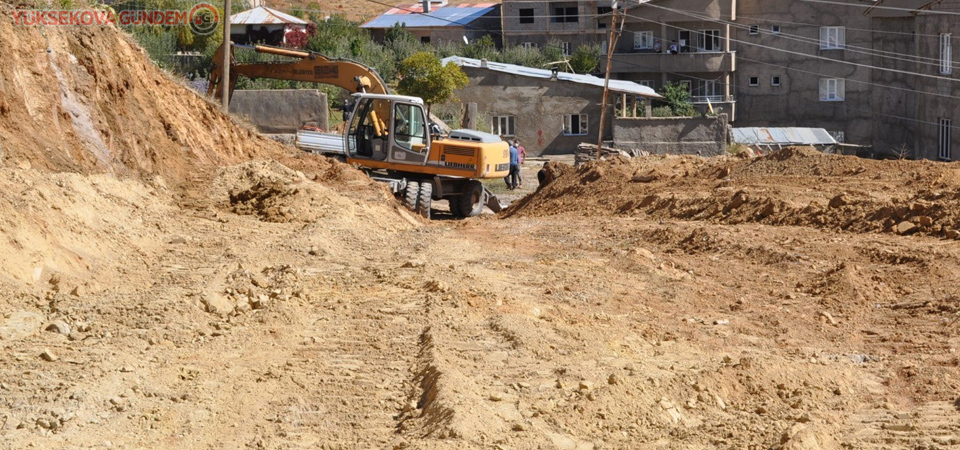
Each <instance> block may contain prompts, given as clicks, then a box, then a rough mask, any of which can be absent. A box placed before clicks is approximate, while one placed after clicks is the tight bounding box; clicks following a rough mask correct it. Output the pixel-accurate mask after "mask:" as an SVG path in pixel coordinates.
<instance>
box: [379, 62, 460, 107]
mask: <svg viewBox="0 0 960 450" xmlns="http://www.w3.org/2000/svg"><path fill="white" fill-rule="evenodd" d="M400 75H401V79H400V83H399V84H398V85H397V90H398V91H400V93H401V94H403V95H412V96H414V97H420V98H422V99H423V102H424V103H426V104H427V112H428V113H429V112H430V107H431V106H432V105H433V104H434V103H444V102H447V101H449V100H451V99H452V98H453V93H454V91H456V90H457V89H460V88H462V87H464V86H466V85H467V83H469V82H470V79H469V78H467V74H465V73H463V70H461V69H460V66H458V65H456V64H449V63H448V64H447V65H445V66H444V65H442V64H441V63H440V59H439V58H437V55H435V54H433V53H431V52H419V53H416V54H414V55H412V56H410V57H409V58H407V59H405V60H403V63H401V64H400Z"/></svg>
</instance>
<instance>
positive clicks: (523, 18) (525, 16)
mask: <svg viewBox="0 0 960 450" xmlns="http://www.w3.org/2000/svg"><path fill="white" fill-rule="evenodd" d="M520 23H533V8H520Z"/></svg>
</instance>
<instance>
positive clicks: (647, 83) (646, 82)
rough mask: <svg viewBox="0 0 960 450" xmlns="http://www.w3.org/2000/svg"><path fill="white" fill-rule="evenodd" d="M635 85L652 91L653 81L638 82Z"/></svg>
mask: <svg viewBox="0 0 960 450" xmlns="http://www.w3.org/2000/svg"><path fill="white" fill-rule="evenodd" d="M637 84H639V85H640V86H646V87H648V88H650V89H653V80H640V81H638V82H637Z"/></svg>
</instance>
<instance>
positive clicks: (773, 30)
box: [770, 25, 780, 34]
mask: <svg viewBox="0 0 960 450" xmlns="http://www.w3.org/2000/svg"><path fill="white" fill-rule="evenodd" d="M770 32H771V33H773V34H780V25H770Z"/></svg>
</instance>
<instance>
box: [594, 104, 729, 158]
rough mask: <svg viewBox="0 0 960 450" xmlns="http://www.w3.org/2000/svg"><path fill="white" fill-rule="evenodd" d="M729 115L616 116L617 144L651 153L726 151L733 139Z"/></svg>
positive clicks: (615, 131)
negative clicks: (686, 116) (730, 139)
mask: <svg viewBox="0 0 960 450" xmlns="http://www.w3.org/2000/svg"><path fill="white" fill-rule="evenodd" d="M729 130H730V128H729V125H728V123H727V115H726V114H720V115H719V116H717V117H704V118H685V117H665V118H659V117H654V118H644V117H639V118H633V117H625V118H616V119H614V120H613V141H614V147H616V148H620V149H629V150H644V151H647V152H650V153H651V154H675V155H697V154H699V155H702V156H714V155H720V154H723V153H724V152H725V151H726V149H727V143H728V142H729V136H730V131H729Z"/></svg>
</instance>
